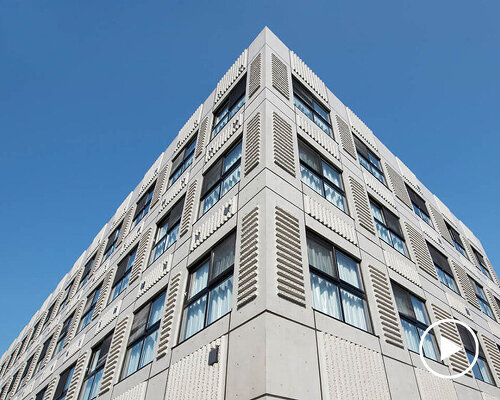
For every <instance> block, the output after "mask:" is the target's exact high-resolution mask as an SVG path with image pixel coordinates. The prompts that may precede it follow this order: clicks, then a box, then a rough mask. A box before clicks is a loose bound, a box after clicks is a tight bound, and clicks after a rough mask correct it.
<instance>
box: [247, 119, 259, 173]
mask: <svg viewBox="0 0 500 400" xmlns="http://www.w3.org/2000/svg"><path fill="white" fill-rule="evenodd" d="M260 134H261V118H260V113H257V114H255V116H254V117H252V119H251V120H250V121H249V122H248V123H247V129H246V143H245V176H246V175H248V174H249V173H250V171H252V170H253V169H254V168H255V167H257V166H258V165H259V161H260Z"/></svg>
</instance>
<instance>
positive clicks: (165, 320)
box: [156, 273, 181, 359]
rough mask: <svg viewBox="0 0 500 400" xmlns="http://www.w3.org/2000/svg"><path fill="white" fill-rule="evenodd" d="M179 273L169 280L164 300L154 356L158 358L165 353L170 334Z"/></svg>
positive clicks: (177, 293) (177, 291)
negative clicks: (156, 349)
mask: <svg viewBox="0 0 500 400" xmlns="http://www.w3.org/2000/svg"><path fill="white" fill-rule="evenodd" d="M180 280H181V274H180V273H178V274H176V275H175V276H174V277H173V278H172V280H171V281H170V284H169V288H168V295H167V300H166V302H165V313H164V314H163V317H162V321H161V328H160V336H159V338H158V352H157V355H156V358H157V359H159V358H161V357H163V356H165V355H166V354H167V349H168V346H169V344H170V337H171V336H172V326H173V320H174V316H175V315H176V314H175V310H176V306H177V303H178V300H179V299H178V297H179V288H180Z"/></svg>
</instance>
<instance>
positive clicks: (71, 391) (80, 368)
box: [65, 352, 89, 400]
mask: <svg viewBox="0 0 500 400" xmlns="http://www.w3.org/2000/svg"><path fill="white" fill-rule="evenodd" d="M88 356H89V352H86V353H83V354H82V355H81V356H80V357H79V358H78V361H77V362H76V366H75V370H74V371H73V376H72V377H71V381H70V383H69V387H68V391H67V393H66V399H65V400H74V399H76V398H77V397H78V391H79V389H80V386H81V385H82V380H83V373H84V372H85V367H86V365H87V358H88Z"/></svg>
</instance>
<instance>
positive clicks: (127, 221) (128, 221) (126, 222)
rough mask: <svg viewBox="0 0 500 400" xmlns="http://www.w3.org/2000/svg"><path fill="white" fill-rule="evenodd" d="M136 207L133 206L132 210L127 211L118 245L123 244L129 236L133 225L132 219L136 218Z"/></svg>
mask: <svg viewBox="0 0 500 400" xmlns="http://www.w3.org/2000/svg"><path fill="white" fill-rule="evenodd" d="M135 207H136V206H135V205H134V206H132V207H131V208H130V210H128V211H127V214H125V217H124V218H123V223H122V227H121V229H120V234H119V235H118V243H121V242H122V240H123V238H124V237H125V236H127V234H128V231H129V229H130V226H131V225H132V218H133V216H134V212H135Z"/></svg>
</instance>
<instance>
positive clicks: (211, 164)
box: [0, 28, 500, 400]
mask: <svg viewBox="0 0 500 400" xmlns="http://www.w3.org/2000/svg"><path fill="white" fill-rule="evenodd" d="M499 299H500V287H499V281H498V278H497V276H496V274H495V271H494V269H493V267H492V265H491V263H490V261H489V259H488V258H487V255H486V253H485V251H484V249H483V247H482V245H481V242H480V241H479V240H478V239H477V238H476V236H475V235H474V234H473V233H472V232H471V231H470V230H469V229H468V228H467V227H466V226H465V225H464V224H463V223H462V222H461V221H460V220H459V219H458V218H456V217H455V216H454V215H453V214H452V213H451V211H450V210H449V209H448V208H447V207H446V206H445V205H444V204H443V203H442V202H441V201H440V200H439V198H437V197H436V196H435V195H433V194H432V193H431V192H430V191H429V190H428V189H427V188H426V187H425V186H424V185H423V184H422V183H421V182H420V181H419V180H418V178H417V177H416V176H415V175H414V174H413V173H412V172H411V171H410V169H408V168H407V167H406V165H405V164H404V163H403V162H402V161H401V160H399V159H398V158H397V157H396V156H394V155H393V154H392V153H391V152H390V151H389V150H388V149H387V148H386V147H385V146H384V145H383V144H382V143H381V142H380V141H379V140H378V139H377V138H376V136H375V135H374V134H373V132H372V131H371V130H370V129H369V128H368V127H367V126H366V125H365V124H364V123H363V122H362V121H361V120H360V119H359V118H358V117H357V116H356V114H354V112H353V111H351V110H350V109H349V108H348V107H346V106H344V105H343V104H342V103H341V102H340V100H339V99H337V98H336V97H335V95H334V94H333V93H332V92H331V91H330V90H328V89H327V88H326V86H325V85H324V83H323V82H322V81H321V79H320V78H319V77H317V76H316V75H315V74H314V73H313V72H312V71H311V70H310V69H309V68H308V66H307V65H306V64H305V63H304V62H303V61H302V60H301V59H300V58H299V57H298V56H297V55H296V54H295V53H293V51H290V50H289V49H288V48H287V47H286V46H285V45H284V44H283V43H282V42H281V41H280V40H279V39H278V38H277V37H276V36H275V35H274V34H273V33H272V32H271V31H270V30H269V29H267V28H265V29H264V30H263V31H262V32H261V33H260V34H259V35H258V37H257V38H256V39H255V40H254V41H253V42H252V44H251V45H250V46H249V48H248V49H246V50H244V52H243V53H242V54H241V55H240V56H239V57H238V58H237V60H236V61H235V63H234V64H233V65H232V66H231V68H230V69H229V70H228V71H227V72H226V74H225V75H224V76H223V77H222V79H221V80H220V81H219V83H218V84H217V87H216V89H215V90H214V91H213V92H212V93H211V94H210V96H209V97H208V98H207V100H206V101H205V102H204V103H203V104H202V105H200V106H199V107H198V108H197V109H196V110H195V112H194V113H193V115H192V116H191V117H190V118H189V120H188V121H187V122H186V124H185V125H184V126H183V128H182V129H181V130H180V132H179V134H178V135H177V137H176V138H175V139H174V141H173V142H172V144H171V145H170V146H169V147H168V148H167V150H165V152H164V153H162V154H161V155H160V157H159V158H158V159H157V160H156V162H155V163H154V164H153V166H152V167H151V168H150V169H149V170H148V172H147V173H146V175H145V176H144V178H143V180H142V181H141V182H140V183H139V185H138V186H137V187H136V188H135V189H134V191H133V192H131V193H130V194H129V195H128V196H127V198H126V199H125V200H124V202H123V203H122V204H121V205H120V207H119V208H118V209H117V211H116V213H115V215H114V216H113V217H112V218H111V219H110V220H109V221H108V223H107V224H106V225H105V226H104V227H103V228H102V229H101V231H100V232H99V233H98V235H97V236H96V237H95V239H94V240H93V242H92V243H91V245H90V246H89V247H88V249H87V250H86V251H84V252H83V253H82V255H81V256H80V258H79V259H78V260H77V261H76V262H75V264H74V266H73V268H72V269H71V271H70V272H69V273H68V274H67V275H66V276H65V277H64V278H63V280H62V281H61V282H60V283H59V285H58V286H57V288H56V290H55V291H54V292H53V293H52V294H51V295H50V296H49V297H48V298H47V300H46V301H45V302H44V304H43V305H42V307H41V308H40V310H39V311H38V312H37V313H35V315H34V316H33V318H32V319H31V321H30V323H29V324H28V325H27V326H26V327H25V328H24V329H23V331H22V332H21V333H20V335H19V336H18V338H17V339H15V340H14V342H13V343H12V345H11V346H10V348H9V349H8V350H7V351H6V352H5V353H4V355H3V356H2V357H1V359H0V400H6V399H16V400H22V399H29V400H31V399H36V400H40V399H44V400H62V399H65V400H72V399H83V400H89V399H92V398H96V397H97V396H98V397H99V398H100V399H106V400H107V399H120V400H132V399H133V400H141V399H142V400H143V399H148V400H156V399H158V400H159V399H253V398H262V399H264V398H267V399H272V398H282V399H283V398H286V399H320V398H323V399H336V398H339V399H340V398H342V399H402V398H405V399H424V400H426V399H435V398H441V399H444V400H448V399H460V400H462V399H464V400H465V399H477V400H480V399H483V400H494V399H500V389H499V385H500V350H499V349H500V345H499V343H500V324H499V322H500V300H499ZM445 318H455V319H458V320H460V321H462V322H464V323H466V324H468V325H469V326H470V327H471V328H472V329H473V330H474V332H475V333H476V334H477V338H478V340H479V345H480V346H479V347H480V351H479V360H478V364H477V365H476V367H475V368H474V369H473V371H472V372H470V373H468V374H466V375H464V376H462V377H459V378H455V379H453V380H447V379H440V378H437V377H435V376H434V375H432V374H431V373H430V372H428V371H427V370H426V369H425V368H424V365H423V363H422V361H421V359H420V357H419V355H418V343H419V341H420V337H421V335H422V332H423V331H424V330H425V329H426V328H427V327H428V326H429V325H430V324H432V323H434V322H436V321H438V320H441V319H445ZM441 337H442V338H446V339H448V340H451V341H453V342H455V343H457V344H459V345H460V346H463V349H462V350H461V351H460V352H458V353H456V354H454V355H453V356H451V357H450V358H449V359H448V360H445V361H444V362H439V346H438V344H439V339H440V338H441ZM471 340H472V338H471V337H470V335H468V333H467V332H466V331H463V330H462V329H459V328H457V327H456V326H455V325H454V324H447V325H444V326H443V325H441V326H440V327H439V328H437V329H435V330H434V334H433V335H431V336H429V337H428V340H427V341H426V342H425V345H424V349H423V351H424V354H425V356H426V361H427V363H428V364H429V365H430V366H431V367H432V368H433V370H435V371H437V372H440V373H442V374H445V375H450V374H454V373H456V372H461V371H462V370H464V369H465V368H466V367H467V366H468V365H469V361H470V358H471V353H473V352H474V349H473V347H471Z"/></svg>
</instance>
